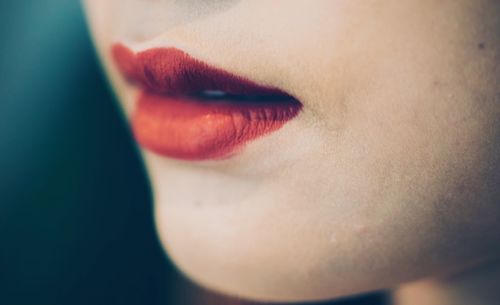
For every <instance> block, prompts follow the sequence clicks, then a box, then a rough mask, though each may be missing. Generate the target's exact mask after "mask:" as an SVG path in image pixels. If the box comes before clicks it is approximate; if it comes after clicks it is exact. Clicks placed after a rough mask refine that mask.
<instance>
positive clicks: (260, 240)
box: [84, 0, 500, 305]
mask: <svg viewBox="0 0 500 305" xmlns="http://www.w3.org/2000/svg"><path fill="white" fill-rule="evenodd" d="M205 2H206V1H168V0H163V1H145V0H126V1H125V0H107V1H102V0H87V1H84V4H85V7H86V11H87V15H88V19H89V24H90V26H91V29H92V32H93V35H94V38H95V42H96V46H97V49H98V50H99V53H100V55H101V58H102V60H103V63H104V67H105V69H106V71H107V73H108V75H109V77H110V80H111V84H112V85H113V87H114V89H115V92H116V93H117V96H118V98H119V100H120V103H121V105H122V107H123V109H124V113H125V114H126V115H127V116H129V115H130V113H131V112H132V111H133V109H134V97H135V95H136V91H135V89H134V88H133V87H131V86H130V85H129V84H127V83H126V82H125V81H124V80H123V79H122V77H121V76H120V75H119V74H118V72H117V69H116V67H115V66H114V65H113V63H112V61H111V58H110V56H109V49H110V47H111V45H112V44H113V43H115V42H122V43H124V44H125V45H127V46H128V47H130V48H131V49H133V50H136V51H140V50H145V49H148V48H151V47H169V46H175V47H177V48H180V49H182V50H184V51H186V52H188V53H189V54H191V55H192V56H194V57H197V58H199V59H201V60H203V61H206V62H207V63H209V64H211V65H213V66H216V67H220V68H222V69H225V70H228V71H230V72H232V73H234V74H238V75H241V76H244V77H247V78H249V79H251V80H253V81H255V82H257V83H259V84H262V85H269V86H274V87H278V88H281V89H283V90H285V91H287V92H289V93H291V94H293V95H294V96H296V97H297V98H298V99H299V100H300V101H301V102H302V103H303V105H304V108H303V111H302V112H301V113H300V115H299V116H298V117H297V118H296V119H294V120H293V121H291V122H289V123H288V124H286V125H285V126H284V127H283V128H282V129H280V130H279V131H278V132H275V133H273V134H271V135H269V136H266V137H263V138H261V139H259V140H257V141H255V142H252V143H250V144H249V145H248V146H247V147H246V148H245V149H244V150H243V151H242V152H241V153H240V154H238V155H236V156H235V157H233V158H231V159H227V160H224V161H211V162H201V163H189V162H180V161H175V160H169V159H166V158H164V157H159V156H156V155H154V154H152V153H149V152H147V151H143V157H144V160H145V164H146V167H147V169H148V173H149V176H150V180H151V183H152V188H153V191H154V197H155V218H156V224H157V228H158V233H159V236H160V239H161V241H162V243H163V245H164V247H165V248H166V251H167V253H168V254H169V256H170V257H171V258H172V259H173V261H174V262H175V263H176V264H177V266H178V267H179V268H180V269H181V270H182V271H183V272H184V273H185V274H186V275H187V276H188V277H190V278H192V279H193V280H194V281H196V282H197V283H198V284H200V285H202V286H205V287H208V288H210V289H213V290H215V291H220V292H224V293H227V294H231V295H236V296H241V297H244V298H248V299H252V300H261V301H269V300H273V301H305V300H321V299H334V298H336V297H341V296H346V295H352V294H357V293H362V292H367V291H372V290H376V289H387V288H396V287H403V288H402V289H400V290H398V292H397V293H396V298H395V301H396V302H397V304H402V305H409V304H422V303H418V302H417V301H418V299H417V297H416V296H422V295H423V291H425V292H426V293H425V296H426V297H427V298H429V299H428V300H426V301H425V304H461V303H463V304H472V303H473V302H472V301H474V300H475V301H477V302H476V303H474V304H494V303H495V302H498V300H499V299H500V295H498V289H495V287H493V286H494V285H493V284H492V283H499V282H500V269H499V268H498V267H495V266H496V265H497V264H496V263H495V262H496V260H497V259H498V258H500V255H499V251H500V248H499V246H498V245H500V174H499V173H500V81H499V80H500V2H499V1H494V0H442V1H435V0H365V1H362V0H357V1H353V0H315V1H303V0H286V1H285V0H275V1H264V0H240V1H236V0H234V1H232V0H225V1H211V2H210V3H208V4H207V3H205ZM471 300H472V301H471ZM412 302H414V303H412Z"/></svg>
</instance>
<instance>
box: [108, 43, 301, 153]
mask: <svg viewBox="0 0 500 305" xmlns="http://www.w3.org/2000/svg"><path fill="white" fill-rule="evenodd" d="M112 56H113V58H114V60H115V63H116V64H117V66H118V68H119V70H120V71H121V72H122V74H123V75H124V77H125V78H126V79H127V80H128V81H130V82H131V83H134V84H136V85H138V86H140V88H141V89H142V92H141V94H140V96H139V98H138V103H137V108H136V110H135V112H134V114H133V116H132V129H133V133H134V136H135V138H136V139H137V141H138V143H139V144H140V145H141V146H143V147H144V148H147V149H149V150H151V151H154V152H156V153H158V154H161V155H163V156H166V157H171V158H177V159H184V160H206V159H220V158H224V157H228V156H230V155H231V154H232V153H234V152H235V151H236V150H238V149H239V148H241V147H243V145H244V144H245V143H247V142H248V141H250V140H253V139H256V138H258V137H260V136H262V135H265V134H267V133H269V132H272V131H275V130H277V129H279V128H280V127H282V126H283V125H284V124H285V123H286V122H287V121H289V120H291V119H292V118H294V117H295V116H296V115H297V114H298V112H299V111H300V109H301V108H302V105H301V104H300V103H299V102H298V101H297V100H295V99H294V98H293V97H291V96H289V95H288V94H286V93H285V92H283V91H280V90H278V89H275V88H268V87H263V86H260V85H257V84H255V83H253V82H251V81H249V80H246V79H243V78H241V77H238V76H235V75H232V74H230V73H229V72H226V71H224V70H221V69H217V68H213V67H210V66H208V65H207V64H205V63H203V62H202V61H199V60H197V59H194V58H192V57H190V56H189V55H188V54H186V53H184V52H183V51H181V50H179V49H175V48H156V49H150V50H146V51H143V52H140V53H137V54H134V53H133V52H132V51H131V50H129V49H128V48H126V47H124V46H123V45H121V44H116V45H114V46H113V48H112Z"/></svg>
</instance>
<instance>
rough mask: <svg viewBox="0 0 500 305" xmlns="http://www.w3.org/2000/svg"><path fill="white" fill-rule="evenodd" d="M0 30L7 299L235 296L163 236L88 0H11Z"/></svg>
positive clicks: (1, 291)
mask: <svg viewBox="0 0 500 305" xmlns="http://www.w3.org/2000/svg"><path fill="white" fill-rule="evenodd" d="M104 1H105V0H104ZM0 41H1V43H0V304H1V305H11V304H12V305H15V304H37V305H43V304H50V305H59V304H61V305H63V304H64V305H66V304H71V305H78V304H93V305H94V304H107V305H109V304H131V305H132V304H218V305H219V304H220V305H222V304H225V301H221V299H219V298H218V297H217V296H214V295H211V294H208V293H206V292H203V291H201V290H198V289H197V288H195V287H194V286H192V285H191V284H189V283H187V282H186V281H185V280H184V279H182V278H181V277H180V276H179V275H178V274H177V273H176V271H175V270H174V268H173V266H172V265H171V264H170V262H169V261H168V259H167V257H166V256H165V255H164V254H163V252H162V250H161V248H160V246H159V244H158V242H157V239H156V235H155V230H154V226H153V221H152V210H151V196H150V191H149V189H148V185H147V182H146V179H145V174H144V171H143V168H142V165H141V163H140V160H139V158H138V155H137V153H136V151H135V148H134V146H133V143H132V141H131V139H130V135H129V132H128V130H127V129H126V127H125V123H124V121H123V119H122V118H121V117H120V114H119V112H118V111H117V108H116V107H115V104H114V103H115V102H114V100H113V96H112V95H111V93H110V90H109V88H108V87H107V84H106V81H105V79H104V77H103V75H102V74H101V71H100V69H99V66H98V63H97V60H96V57H95V54H94V50H93V48H92V45H91V42H90V38H89V36H88V32H87V29H86V27H85V23H84V17H83V15H82V11H81V8H80V3H79V1H61V0H59V1H56V0H44V1H33V0H32V1H19V0H1V1H0ZM382 299H383V296H380V295H372V296H367V297H363V298H360V299H357V300H349V301H345V302H340V303H338V304H351V305H354V304H382V303H381V302H382ZM229 303H231V304H235V303H236V302H234V303H233V302H229V301H228V304H229Z"/></svg>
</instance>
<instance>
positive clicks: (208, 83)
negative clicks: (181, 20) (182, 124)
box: [112, 44, 291, 98]
mask: <svg viewBox="0 0 500 305" xmlns="http://www.w3.org/2000/svg"><path fill="white" fill-rule="evenodd" d="M112 55H113V57H114V59H115V61H116V63H117V65H118V68H119V70H120V71H121V73H122V74H123V75H124V76H125V77H126V78H127V79H128V80H129V81H131V82H134V83H137V84H139V85H140V86H141V87H143V88H144V89H145V90H148V91H151V92H153V93H157V94H162V95H179V94H197V93H202V92H204V91H209V90H217V91H222V92H224V93H227V94H234V95H251V96H274V97H283V98H291V96H290V95H289V94H288V93H286V92H285V91H283V90H281V89H278V88H275V87H266V86H261V85H258V84H256V83H254V82H252V81H250V80H248V79H246V78H243V77H240V76H237V75H234V74H232V73H229V72H227V71H225V70H222V69H218V68H214V67H211V66H209V65H207V64H206V63H204V62H202V61H200V60H197V59H195V58H193V57H191V56H189V55H187V54H186V53H185V52H184V51H182V50H179V49H177V48H162V49H161V52H159V51H158V49H149V50H145V51H142V52H138V53H133V52H132V51H131V50H130V49H128V48H127V47H125V46H124V45H122V44H116V45H115V46H113V49H112Z"/></svg>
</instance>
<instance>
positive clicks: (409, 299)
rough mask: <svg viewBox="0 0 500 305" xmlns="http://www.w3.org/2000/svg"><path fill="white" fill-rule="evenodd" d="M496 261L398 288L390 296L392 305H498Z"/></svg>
mask: <svg viewBox="0 0 500 305" xmlns="http://www.w3.org/2000/svg"><path fill="white" fill-rule="evenodd" d="M499 284H500V262H495V263H492V264H489V265H484V266H481V267H479V268H475V269H472V270H469V271H467V272H463V273H461V274H457V275H455V276H453V277H450V278H446V279H442V280H425V281H420V282H416V283H411V284H407V285H404V286H402V287H401V288H400V289H398V290H397V291H396V292H395V294H394V304H396V305H421V304H426V305H463V304H464V305H465V304H467V305H470V304H475V305H490V304H491V305H493V304H499V303H500V286H499Z"/></svg>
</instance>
